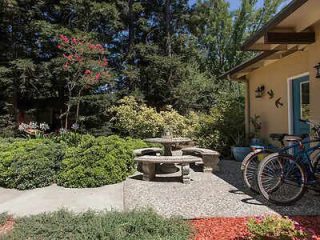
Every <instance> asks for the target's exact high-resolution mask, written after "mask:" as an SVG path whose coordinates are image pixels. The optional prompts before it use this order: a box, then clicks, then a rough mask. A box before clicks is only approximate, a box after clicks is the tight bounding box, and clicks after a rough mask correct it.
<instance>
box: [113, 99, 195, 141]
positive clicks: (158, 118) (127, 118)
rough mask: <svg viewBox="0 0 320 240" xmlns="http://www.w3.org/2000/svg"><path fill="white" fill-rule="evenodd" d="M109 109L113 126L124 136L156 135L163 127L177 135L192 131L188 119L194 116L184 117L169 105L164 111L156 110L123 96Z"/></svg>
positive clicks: (162, 130)
mask: <svg viewBox="0 0 320 240" xmlns="http://www.w3.org/2000/svg"><path fill="white" fill-rule="evenodd" d="M111 111H112V112H114V114H115V117H114V119H113V120H114V122H115V128H116V129H117V130H118V132H120V133H121V134H122V135H125V136H127V135H129V136H131V137H137V138H145V137H156V136H160V135H161V134H162V133H163V132H164V130H165V129H169V130H170V131H171V132H172V133H173V134H174V135H177V136H188V135H190V134H191V133H192V132H193V128H192V126H193V125H192V123H191V122H190V121H191V120H193V119H194V118H193V117H191V118H189V117H188V116H187V117H184V116H182V115H180V114H179V113H178V112H177V111H175V110H174V109H173V108H172V107H170V106H168V107H167V109H166V110H165V111H160V112H157V111H156V109H155V108H151V107H148V106H147V105H146V104H144V103H142V102H138V101H137V100H136V99H135V98H134V97H125V98H123V99H122V100H120V101H119V105H118V106H114V107H112V108H111Z"/></svg>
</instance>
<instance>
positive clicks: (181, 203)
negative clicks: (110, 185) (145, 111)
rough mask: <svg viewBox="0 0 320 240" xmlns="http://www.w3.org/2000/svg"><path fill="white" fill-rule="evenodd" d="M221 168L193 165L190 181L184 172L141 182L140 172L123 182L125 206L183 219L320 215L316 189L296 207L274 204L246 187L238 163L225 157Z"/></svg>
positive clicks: (307, 194) (319, 199)
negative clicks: (207, 171)
mask: <svg viewBox="0 0 320 240" xmlns="http://www.w3.org/2000/svg"><path fill="white" fill-rule="evenodd" d="M220 167H221V171H220V172H219V173H216V174H204V173H202V172H201V171H200V170H201V169H199V168H194V170H192V171H191V179H192V182H191V184H182V183H181V178H180V176H181V172H177V173H174V174H169V175H163V174H161V175H160V174H159V175H157V177H156V179H155V180H154V181H152V182H145V181H142V176H141V174H140V173H137V174H135V175H134V176H132V177H130V178H128V179H127V180H126V181H125V183H124V208H125V209H135V208H148V207H151V208H153V209H155V210H156V211H157V212H158V213H160V214H162V215H164V216H174V215H180V216H182V217H184V218H200V217H216V216H225V217H234V216H235V217H236V216H239V217H240V216H256V215H264V214H281V215H291V216H292V215H320V204H319V201H320V197H319V194H317V193H315V192H308V193H306V195H305V196H304V197H303V198H302V199H301V200H300V201H299V202H297V203H296V204H295V205H293V206H285V207H284V206H276V205H272V204H269V203H268V202H267V201H265V200H264V199H263V197H261V196H259V195H256V194H253V193H252V192H250V190H248V189H246V187H245V185H244V183H243V180H242V176H241V170H240V163H239V162H235V161H228V160H223V161H221V165H220Z"/></svg>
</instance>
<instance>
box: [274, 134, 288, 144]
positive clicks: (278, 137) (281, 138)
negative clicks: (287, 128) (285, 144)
mask: <svg viewBox="0 0 320 240" xmlns="http://www.w3.org/2000/svg"><path fill="white" fill-rule="evenodd" d="M287 135H288V134H286V133H271V134H270V138H272V139H273V140H278V141H280V142H281V141H282V140H283V139H284V137H285V136H287Z"/></svg>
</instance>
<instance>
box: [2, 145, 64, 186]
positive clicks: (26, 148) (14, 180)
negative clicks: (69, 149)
mask: <svg viewBox="0 0 320 240" xmlns="http://www.w3.org/2000/svg"><path fill="white" fill-rule="evenodd" d="M62 156H63V150H62V146H61V145H58V144H55V143H53V142H52V141H50V140H42V139H33V140H15V141H12V142H11V141H8V142H6V141H0V186H2V187H7V188H17V189H21V190H23V189H32V188H37V187H44V186H48V185H50V184H52V183H54V182H55V180H56V177H55V176H56V172H57V171H58V170H59V168H60V161H61V159H62Z"/></svg>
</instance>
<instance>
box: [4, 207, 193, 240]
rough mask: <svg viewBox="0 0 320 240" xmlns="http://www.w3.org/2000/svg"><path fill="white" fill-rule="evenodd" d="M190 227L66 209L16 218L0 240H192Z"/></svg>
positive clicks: (143, 216)
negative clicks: (12, 226)
mask: <svg viewBox="0 0 320 240" xmlns="http://www.w3.org/2000/svg"><path fill="white" fill-rule="evenodd" d="M191 234H192V232H191V227H190V225H189V224H188V223H187V222H185V221H184V220H182V219H178V218H171V219H165V218H162V217H160V216H159V215H157V214H156V213H154V212H153V211H150V210H148V211H133V212H128V213H119V212H102V213H96V212H86V213H82V214H74V213H71V212H68V211H65V210H61V211H58V212H54V213H47V214H40V215H36V216H30V217H23V218H17V219H16V224H15V226H14V229H13V231H11V232H10V233H9V234H7V235H5V236H3V238H1V239H19V240H20V239H43V240H44V239H50V240H53V239H73V240H75V239H110V240H112V239H114V240H122V239H125V240H130V239H132V240H133V239H136V240H157V239H159V240H160V239H163V240H171V239H172V240H180V239H181V240H182V239H186V240H187V239H190V236H191Z"/></svg>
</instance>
